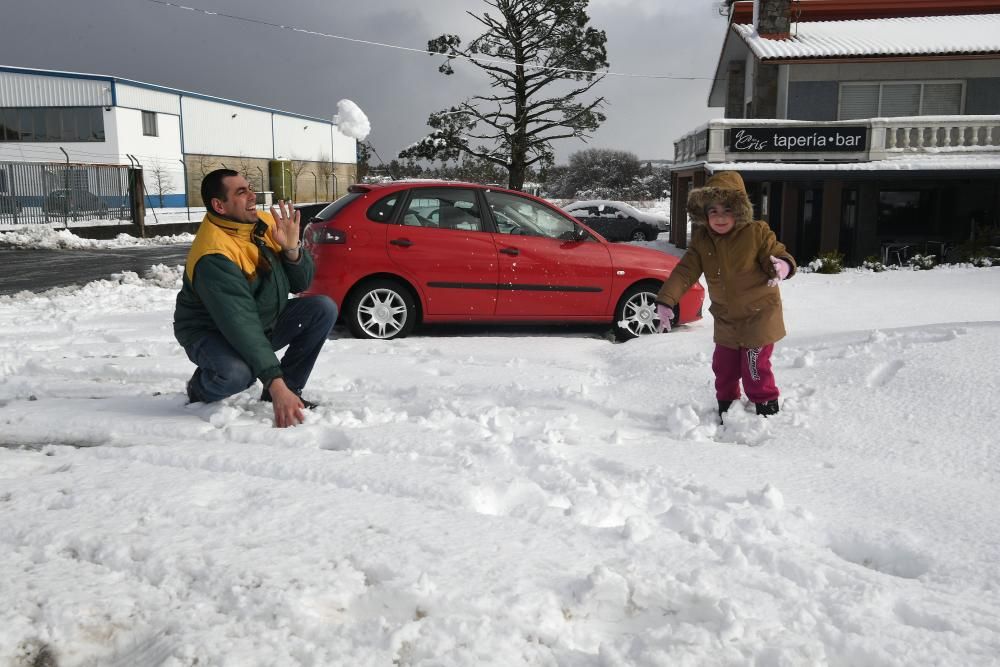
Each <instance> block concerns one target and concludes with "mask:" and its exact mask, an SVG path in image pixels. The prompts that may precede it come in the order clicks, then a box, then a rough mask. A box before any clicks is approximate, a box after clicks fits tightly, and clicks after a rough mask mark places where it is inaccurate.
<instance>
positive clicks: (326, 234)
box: [309, 227, 347, 245]
mask: <svg viewBox="0 0 1000 667" xmlns="http://www.w3.org/2000/svg"><path fill="white" fill-rule="evenodd" d="M309 240H310V241H311V242H312V243H315V244H317V245H319V244H323V243H347V233H346V232H344V231H341V230H339V229H335V228H333V227H318V228H313V229H311V230H310V233H309Z"/></svg>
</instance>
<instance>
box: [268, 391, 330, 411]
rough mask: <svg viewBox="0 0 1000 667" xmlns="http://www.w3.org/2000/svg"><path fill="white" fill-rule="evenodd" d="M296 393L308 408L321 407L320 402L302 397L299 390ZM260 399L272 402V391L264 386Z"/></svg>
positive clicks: (303, 405)
mask: <svg viewBox="0 0 1000 667" xmlns="http://www.w3.org/2000/svg"><path fill="white" fill-rule="evenodd" d="M294 393H295V395H296V396H298V397H299V400H300V401H302V407H304V408H305V409H306V410H312V409H313V408H318V407H319V403H313V402H312V401H307V400H306V399H304V398H302V394H300V393H299V392H297V391H296V392H294ZM260 400H262V401H264V402H265V403H270V402H271V392H269V391H268V390H267V388H264V390H263V391H261V392H260Z"/></svg>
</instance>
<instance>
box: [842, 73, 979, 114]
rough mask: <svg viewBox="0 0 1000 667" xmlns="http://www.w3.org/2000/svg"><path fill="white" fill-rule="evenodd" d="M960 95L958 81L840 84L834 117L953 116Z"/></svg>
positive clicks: (959, 108) (958, 109)
mask: <svg viewBox="0 0 1000 667" xmlns="http://www.w3.org/2000/svg"><path fill="white" fill-rule="evenodd" d="M964 97H965V84H964V83H963V82H961V81H935V82H927V83H925V82H920V81H893V82H880V83H842V84H840V108H839V112H838V116H837V117H838V118H839V119H840V120H852V119H856V118H888V117H896V116H957V115H960V114H961V113H962V99H963V98H964Z"/></svg>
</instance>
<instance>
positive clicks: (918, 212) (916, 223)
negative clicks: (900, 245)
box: [876, 190, 934, 238]
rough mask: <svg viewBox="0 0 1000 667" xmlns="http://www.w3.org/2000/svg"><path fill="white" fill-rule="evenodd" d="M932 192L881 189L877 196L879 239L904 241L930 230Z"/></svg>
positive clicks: (932, 207)
mask: <svg viewBox="0 0 1000 667" xmlns="http://www.w3.org/2000/svg"><path fill="white" fill-rule="evenodd" d="M933 203H934V202H933V193H932V192H931V191H929V190H881V191H880V192H879V193H878V225H877V228H876V233H877V234H878V235H879V236H880V237H883V238H885V237H893V238H906V237H913V236H919V235H921V234H927V233H929V232H930V231H931V226H932V225H931V223H932V213H933V210H934V206H933Z"/></svg>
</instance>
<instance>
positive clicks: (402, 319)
mask: <svg viewBox="0 0 1000 667" xmlns="http://www.w3.org/2000/svg"><path fill="white" fill-rule="evenodd" d="M406 317H407V313H406V303H405V302H404V301H403V297H402V296H400V295H399V293H398V292H396V291H394V290H391V289H384V288H383V289H376V290H372V291H371V292H368V294H365V296H364V297H363V298H362V299H361V302H360V303H359V304H358V324H359V325H361V328H362V329H363V330H364V332H365V333H366V334H368V335H369V336H371V337H372V338H392V337H393V336H395V335H396V334H398V333H399V332H400V331H401V330H402V329H403V325H405V324H406Z"/></svg>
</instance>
